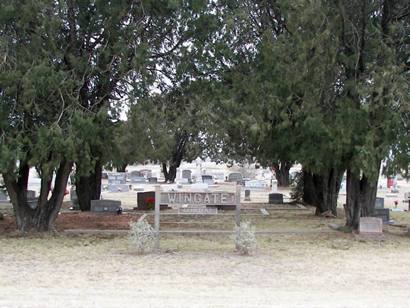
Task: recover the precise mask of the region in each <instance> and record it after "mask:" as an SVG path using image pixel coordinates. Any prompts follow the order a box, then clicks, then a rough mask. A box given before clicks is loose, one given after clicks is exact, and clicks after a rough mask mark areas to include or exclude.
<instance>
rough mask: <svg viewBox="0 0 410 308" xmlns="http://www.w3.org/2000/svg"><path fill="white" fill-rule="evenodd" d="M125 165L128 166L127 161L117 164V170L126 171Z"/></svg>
mask: <svg viewBox="0 0 410 308" xmlns="http://www.w3.org/2000/svg"><path fill="white" fill-rule="evenodd" d="M127 166H128V164H127V163H124V164H122V165H120V166H117V172H126V171H127Z"/></svg>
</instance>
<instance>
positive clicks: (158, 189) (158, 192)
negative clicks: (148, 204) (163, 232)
mask: <svg viewBox="0 0 410 308" xmlns="http://www.w3.org/2000/svg"><path fill="white" fill-rule="evenodd" d="M160 203H161V186H160V185H155V220H154V227H155V233H156V235H157V239H156V243H155V248H156V249H157V250H159V215H160Z"/></svg>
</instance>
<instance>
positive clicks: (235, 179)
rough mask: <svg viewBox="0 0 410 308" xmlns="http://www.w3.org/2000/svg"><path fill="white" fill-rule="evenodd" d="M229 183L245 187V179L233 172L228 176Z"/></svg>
mask: <svg viewBox="0 0 410 308" xmlns="http://www.w3.org/2000/svg"><path fill="white" fill-rule="evenodd" d="M228 182H234V183H237V184H239V185H243V177H242V174H240V173H239V172H233V173H230V174H229V175H228Z"/></svg>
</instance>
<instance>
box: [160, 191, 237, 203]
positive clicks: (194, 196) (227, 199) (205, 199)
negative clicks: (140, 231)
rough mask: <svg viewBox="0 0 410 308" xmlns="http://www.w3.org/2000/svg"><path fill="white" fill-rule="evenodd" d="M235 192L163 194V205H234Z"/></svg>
mask: <svg viewBox="0 0 410 308" xmlns="http://www.w3.org/2000/svg"><path fill="white" fill-rule="evenodd" d="M236 201H237V200H236V194H235V193H234V192H162V193H161V204H168V205H184V204H190V205H234V204H236Z"/></svg>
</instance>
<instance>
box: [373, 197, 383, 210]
mask: <svg viewBox="0 0 410 308" xmlns="http://www.w3.org/2000/svg"><path fill="white" fill-rule="evenodd" d="M374 208H375V209H384V198H380V197H376V201H375V203H374Z"/></svg>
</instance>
